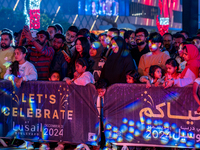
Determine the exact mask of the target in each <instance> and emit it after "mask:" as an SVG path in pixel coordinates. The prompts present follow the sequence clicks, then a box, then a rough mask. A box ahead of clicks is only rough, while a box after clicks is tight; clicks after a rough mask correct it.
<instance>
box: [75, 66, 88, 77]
mask: <svg viewBox="0 0 200 150" xmlns="http://www.w3.org/2000/svg"><path fill="white" fill-rule="evenodd" d="M75 67H76V71H77V72H78V73H79V74H82V73H84V72H85V70H86V66H84V67H83V66H81V65H80V64H79V63H76V65H75Z"/></svg>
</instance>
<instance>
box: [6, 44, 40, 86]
mask: <svg viewBox="0 0 200 150" xmlns="http://www.w3.org/2000/svg"><path fill="white" fill-rule="evenodd" d="M26 52H27V50H26V48H25V47H23V46H19V47H17V48H16V49H15V61H14V62H13V63H12V64H11V65H10V68H9V69H7V71H6V73H5V75H4V79H8V80H12V81H14V83H15V85H16V86H17V87H18V88H19V87H20V86H21V83H22V81H31V80H37V70H36V69H35V67H34V65H33V64H32V63H30V62H28V61H26V59H25V57H26Z"/></svg>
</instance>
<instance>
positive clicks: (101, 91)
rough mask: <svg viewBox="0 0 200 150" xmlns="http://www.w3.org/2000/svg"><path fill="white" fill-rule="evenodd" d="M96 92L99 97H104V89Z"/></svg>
mask: <svg viewBox="0 0 200 150" xmlns="http://www.w3.org/2000/svg"><path fill="white" fill-rule="evenodd" d="M97 92H98V95H99V96H104V95H105V93H106V89H97Z"/></svg>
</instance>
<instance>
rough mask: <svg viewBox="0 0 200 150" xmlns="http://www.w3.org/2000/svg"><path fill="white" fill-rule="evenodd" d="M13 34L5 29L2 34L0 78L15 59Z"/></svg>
mask: <svg viewBox="0 0 200 150" xmlns="http://www.w3.org/2000/svg"><path fill="white" fill-rule="evenodd" d="M12 38H13V37H12V34H11V33H10V32H8V31H4V32H2V34H1V49H0V78H1V79H3V76H4V74H5V72H6V69H7V68H8V67H9V66H10V64H11V62H12V61H14V59H15V57H14V48H13V47H11V43H12Z"/></svg>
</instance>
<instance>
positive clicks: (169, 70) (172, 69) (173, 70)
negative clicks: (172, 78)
mask: <svg viewBox="0 0 200 150" xmlns="http://www.w3.org/2000/svg"><path fill="white" fill-rule="evenodd" d="M166 68H167V73H169V74H171V75H172V74H173V73H175V72H176V69H177V67H173V66H172V65H169V64H166Z"/></svg>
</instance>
